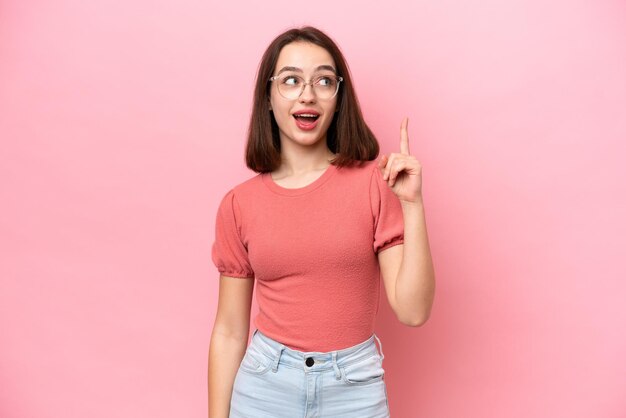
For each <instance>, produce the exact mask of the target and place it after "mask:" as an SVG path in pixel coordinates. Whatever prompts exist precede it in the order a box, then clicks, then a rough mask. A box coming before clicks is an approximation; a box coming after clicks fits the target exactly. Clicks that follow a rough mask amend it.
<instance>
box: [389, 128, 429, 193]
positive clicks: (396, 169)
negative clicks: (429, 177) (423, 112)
mask: <svg viewBox="0 0 626 418" xmlns="http://www.w3.org/2000/svg"><path fill="white" fill-rule="evenodd" d="M408 125H409V118H408V117H405V118H404V119H403V120H402V124H401V126H400V152H399V153H397V152H392V153H391V154H389V157H388V156H386V155H384V154H383V155H382V156H381V158H380V159H379V161H378V169H379V170H381V173H382V175H383V180H385V181H386V182H387V184H388V185H389V187H391V190H392V191H393V192H394V193H395V194H396V196H398V199H400V202H402V203H418V202H420V201H421V199H422V166H421V164H420V163H419V161H417V159H416V158H415V157H414V156H412V155H410V154H409V134H408V130H407V127H408Z"/></svg>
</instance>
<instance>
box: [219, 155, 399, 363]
mask: <svg viewBox="0 0 626 418" xmlns="http://www.w3.org/2000/svg"><path fill="white" fill-rule="evenodd" d="M377 164H378V161H377V160H373V161H365V162H364V163H363V165H362V166H360V167H359V166H356V165H355V166H353V167H335V166H334V165H330V166H329V167H328V168H327V169H326V171H324V173H323V174H322V175H321V176H320V177H318V178H317V179H316V180H315V181H314V182H313V183H310V184H308V185H307V186H304V187H300V188H296V189H289V188H284V187H282V186H279V185H278V184H277V183H275V182H274V180H273V179H272V178H271V175H270V173H261V174H257V175H256V176H254V177H252V178H250V179H248V180H246V181H244V182H243V183H241V184H238V185H236V186H235V187H233V188H232V189H231V190H229V191H228V192H227V193H226V195H225V196H224V197H223V198H222V201H221V203H220V205H219V208H218V211H217V220H216V225H215V241H214V243H213V246H212V260H213V263H214V264H215V266H216V267H217V269H218V271H219V272H220V273H221V274H223V275H225V276H232V277H240V278H244V279H256V291H255V292H256V298H257V304H258V306H259V313H258V315H257V316H256V318H255V319H254V325H255V326H256V327H257V328H258V329H259V330H260V331H261V332H262V333H264V334H265V335H267V336H269V337H271V338H273V339H275V340H277V341H280V342H281V343H283V344H284V345H286V346H287V347H289V348H291V349H294V350H300V351H320V352H328V351H334V350H340V349H343V348H347V347H351V346H353V345H356V344H358V343H360V342H363V341H365V340H366V339H367V338H369V337H370V336H371V335H372V333H373V332H374V321H375V316H376V313H377V312H378V304H379V295H380V288H381V285H380V270H379V265H378V258H377V256H376V255H377V253H378V252H379V251H381V250H383V249H385V248H388V247H391V246H393V245H397V244H402V243H403V242H404V219H403V213H402V207H401V204H400V200H399V199H398V197H397V196H396V195H395V194H394V193H393V191H392V190H391V188H390V187H389V186H388V185H387V182H385V181H384V180H383V179H382V174H381V173H380V170H379V169H378V167H377Z"/></svg>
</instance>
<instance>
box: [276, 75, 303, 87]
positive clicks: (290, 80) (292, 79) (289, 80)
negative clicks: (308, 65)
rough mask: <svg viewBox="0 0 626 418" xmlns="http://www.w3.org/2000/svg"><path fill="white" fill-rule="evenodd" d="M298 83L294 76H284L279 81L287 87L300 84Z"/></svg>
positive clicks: (298, 80)
mask: <svg viewBox="0 0 626 418" xmlns="http://www.w3.org/2000/svg"><path fill="white" fill-rule="evenodd" d="M300 82H301V80H300V77H298V76H296V75H286V76H284V77H283V78H282V79H281V83H282V84H286V85H288V86H297V85H299V84H300Z"/></svg>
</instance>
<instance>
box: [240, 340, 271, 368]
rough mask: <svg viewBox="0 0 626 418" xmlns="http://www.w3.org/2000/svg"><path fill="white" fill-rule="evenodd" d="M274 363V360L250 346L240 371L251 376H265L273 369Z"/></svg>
mask: <svg viewBox="0 0 626 418" xmlns="http://www.w3.org/2000/svg"><path fill="white" fill-rule="evenodd" d="M273 362H274V361H273V359H272V358H270V357H268V356H267V355H266V354H263V353H262V352H260V351H258V350H256V349H254V347H252V346H248V349H247V350H246V354H245V355H244V356H243V359H242V360H241V364H240V365H239V369H240V370H242V371H244V372H246V373H250V374H263V373H266V372H267V371H268V370H269V369H270V368H271V367H272V364H273Z"/></svg>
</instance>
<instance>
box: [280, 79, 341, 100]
mask: <svg viewBox="0 0 626 418" xmlns="http://www.w3.org/2000/svg"><path fill="white" fill-rule="evenodd" d="M333 76H334V77H335V78H336V80H337V88H336V89H335V93H334V94H333V95H332V96H330V97H328V98H326V99H320V100H331V99H333V98H334V97H335V96H336V95H337V93H339V85H340V84H341V82H342V81H343V77H341V76H339V75H337V74H333ZM279 77H280V75H275V76H273V77H270V78H269V79H268V81H275V80H277V79H278V78H279ZM285 77H298V78H299V79H301V80H302V81H303V83H302V88H301V89H300V93H298V95H297V96H296V97H294V98H290V97H285V95H284V94H282V93H281V92H280V87H279V86H277V89H278V94H280V95H281V96H282V97H283V98H285V99H287V100H296V99H299V98H300V96H302V93H304V89H305V88H306V86H311V90H312V91H313V93H315V97H318V96H317V93H316V92H315V85H314V84H313V81H316V80H318V79H319V78H322V77H329V76H326V75H319V76H317V77H314V78H313V79H309V81H306V80H305V79H304V77H300V76H299V75H294V74H290V75H289V74H288V75H286V76H285Z"/></svg>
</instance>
